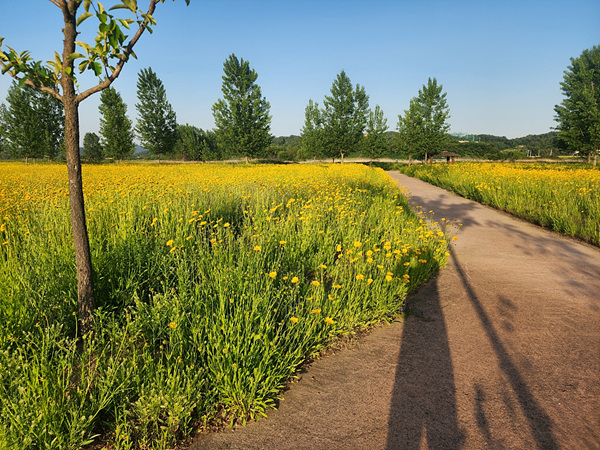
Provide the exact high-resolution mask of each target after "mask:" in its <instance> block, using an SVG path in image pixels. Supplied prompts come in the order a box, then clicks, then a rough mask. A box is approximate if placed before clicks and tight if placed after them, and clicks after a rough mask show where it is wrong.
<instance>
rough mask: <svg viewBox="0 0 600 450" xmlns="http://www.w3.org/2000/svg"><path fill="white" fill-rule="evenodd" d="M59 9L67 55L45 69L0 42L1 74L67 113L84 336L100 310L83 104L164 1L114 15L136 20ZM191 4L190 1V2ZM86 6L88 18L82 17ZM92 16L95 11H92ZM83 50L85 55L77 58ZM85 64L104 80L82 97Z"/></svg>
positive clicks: (68, 5) (119, 64) (76, 4)
mask: <svg viewBox="0 0 600 450" xmlns="http://www.w3.org/2000/svg"><path fill="white" fill-rule="evenodd" d="M50 1H51V2H52V3H53V4H54V5H55V6H57V7H58V8H60V10H61V12H62V15H63V24H62V25H61V28H62V33H63V36H64V39H63V48H62V54H58V52H55V53H54V61H48V63H47V64H43V62H42V61H34V60H33V59H32V58H31V56H30V52H28V51H23V52H21V53H18V52H17V51H15V50H14V49H12V48H11V47H7V49H8V51H3V50H2V44H3V41H4V38H0V66H1V67H2V73H3V74H4V73H8V74H9V75H10V76H12V77H13V78H15V79H16V80H18V81H19V82H20V83H24V84H27V85H29V86H32V87H35V88H37V89H39V90H41V91H43V92H47V93H49V94H50V95H52V96H53V97H55V98H57V99H58V100H60V101H61V102H62V104H63V107H64V111H65V156H66V160H67V174H68V178H69V203H70V210H71V211H70V212H71V228H72V231H73V246H74V248H75V263H76V267H77V303H78V320H79V323H80V327H79V331H80V332H81V333H82V334H85V333H87V332H88V331H89V330H90V329H91V321H92V313H93V310H94V308H95V301H94V284H93V270H92V258H91V253H90V245H89V239H88V233H87V225H86V220H85V205H84V200H83V182H82V178H81V160H80V156H79V104H80V103H81V102H82V101H83V100H85V99H86V98H88V97H89V96H90V95H92V94H94V93H96V92H99V91H101V90H103V89H105V88H107V87H108V86H110V84H111V83H112V82H113V81H114V80H115V79H116V78H117V77H118V76H119V74H120V73H121V70H122V69H123V66H124V65H125V63H126V62H127V60H128V59H129V57H130V56H131V55H133V56H134V57H135V54H134V53H133V48H134V46H135V44H136V43H137V42H138V40H139V38H140V37H141V35H142V34H143V33H144V31H145V30H149V31H151V28H150V25H155V24H156V21H155V20H154V17H153V16H152V15H153V14H154V11H155V9H156V5H157V4H158V2H159V1H160V2H163V1H164V0H149V5H148V9H147V11H146V13H144V12H143V11H142V10H138V9H137V1H135V0H121V2H120V3H117V4H116V5H114V6H113V7H112V8H111V10H113V9H126V10H129V11H130V12H131V13H132V15H133V17H134V18H125V19H123V18H116V17H114V16H113V15H112V14H109V13H108V12H107V11H106V10H105V9H104V7H103V6H102V4H100V3H99V2H93V1H92V0H50ZM185 1H186V3H187V4H189V1H190V0H185ZM82 3H83V9H84V12H83V13H82V14H80V15H78V14H77V11H78V10H79V8H80V7H81V5H82ZM90 10H91V11H90ZM94 16H95V17H96V19H97V20H98V28H97V33H96V38H95V39H94V43H93V44H92V45H90V44H87V43H85V42H79V41H76V39H77V35H78V34H79V31H78V27H79V26H80V25H81V24H82V23H83V22H84V21H85V20H87V19H89V18H90V17H94ZM134 23H135V24H137V29H136V30H135V32H134V33H133V35H132V36H131V38H130V39H129V40H128V41H127V38H128V36H126V35H125V34H124V33H123V29H122V27H123V28H125V29H128V30H129V29H130V25H132V24H134ZM76 46H79V47H81V48H82V49H83V51H84V52H85V55H84V54H81V53H79V52H77V51H76V50H77V49H76ZM76 60H82V61H81V62H80V63H79V65H78V69H79V72H80V73H81V72H84V71H86V70H91V71H93V72H94V73H95V74H96V76H98V77H100V78H101V79H100V80H99V83H98V84H97V85H95V86H93V87H91V88H89V89H87V90H84V91H83V92H81V93H79V94H78V93H77V92H76V90H75V84H76V82H77V79H76V77H75V73H74V68H75V61H76Z"/></svg>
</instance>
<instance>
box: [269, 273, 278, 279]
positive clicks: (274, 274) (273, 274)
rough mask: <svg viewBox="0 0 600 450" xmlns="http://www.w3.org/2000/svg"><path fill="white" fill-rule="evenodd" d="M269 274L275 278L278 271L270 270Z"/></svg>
mask: <svg viewBox="0 0 600 450" xmlns="http://www.w3.org/2000/svg"><path fill="white" fill-rule="evenodd" d="M269 276H270V277H271V278H275V277H276V276H277V272H269Z"/></svg>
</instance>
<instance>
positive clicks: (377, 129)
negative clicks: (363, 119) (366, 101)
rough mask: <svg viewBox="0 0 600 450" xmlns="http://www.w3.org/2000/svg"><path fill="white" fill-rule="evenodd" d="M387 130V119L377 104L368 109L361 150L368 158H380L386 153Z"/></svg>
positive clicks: (387, 145)
mask: <svg viewBox="0 0 600 450" xmlns="http://www.w3.org/2000/svg"><path fill="white" fill-rule="evenodd" d="M387 130H388V126H387V119H386V118H385V116H384V115H383V111H382V109H381V108H380V107H379V105H375V109H374V110H373V111H369V117H368V119H367V126H366V132H367V134H366V136H365V138H364V140H363V149H364V150H363V151H364V153H365V155H366V156H368V157H369V158H381V157H382V156H383V155H384V154H385V153H387V151H388V148H389V141H388V138H387V136H386V135H385V133H386V132H387Z"/></svg>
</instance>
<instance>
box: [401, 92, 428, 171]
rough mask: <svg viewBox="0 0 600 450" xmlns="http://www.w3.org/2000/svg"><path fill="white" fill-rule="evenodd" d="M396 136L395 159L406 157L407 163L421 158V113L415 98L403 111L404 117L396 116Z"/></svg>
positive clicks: (423, 154)
mask: <svg viewBox="0 0 600 450" xmlns="http://www.w3.org/2000/svg"><path fill="white" fill-rule="evenodd" d="M396 128H397V130H398V134H397V135H396V137H395V142H394V144H395V145H394V147H395V148H396V156H397V157H406V158H408V161H409V163H410V161H411V160H412V158H413V157H415V158H423V157H424V156H425V153H424V152H422V146H421V144H420V141H421V139H422V137H423V127H422V121H421V113H420V111H419V105H418V103H417V100H416V98H413V99H411V101H410V103H409V107H408V109H407V110H405V111H404V115H402V114H401V115H399V116H398V125H397V127H396Z"/></svg>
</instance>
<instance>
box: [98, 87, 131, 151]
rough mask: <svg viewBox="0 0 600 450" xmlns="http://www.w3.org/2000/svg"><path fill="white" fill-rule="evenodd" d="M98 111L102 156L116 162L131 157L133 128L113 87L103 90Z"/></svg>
mask: <svg viewBox="0 0 600 450" xmlns="http://www.w3.org/2000/svg"><path fill="white" fill-rule="evenodd" d="M98 109H99V110H100V135H101V136H102V148H103V149H104V155H105V156H106V157H107V158H114V159H116V160H118V161H120V160H122V159H125V158H127V157H129V156H131V155H132V154H133V150H134V149H135V144H134V142H133V137H134V135H133V128H132V124H131V120H129V117H127V105H126V104H125V103H124V102H123V99H122V97H121V94H119V93H118V92H117V90H116V89H115V88H113V87H108V88H106V89H104V90H103V91H102V93H101V94H100V106H99V107H98Z"/></svg>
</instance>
